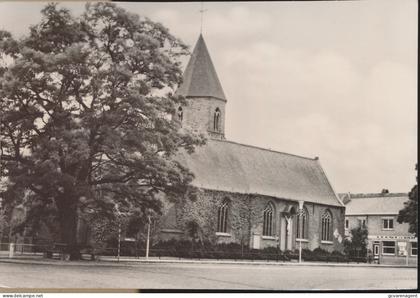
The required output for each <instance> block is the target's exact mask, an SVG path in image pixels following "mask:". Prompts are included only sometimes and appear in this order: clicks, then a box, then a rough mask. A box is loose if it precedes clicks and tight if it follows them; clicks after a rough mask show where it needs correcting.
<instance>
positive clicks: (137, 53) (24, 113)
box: [0, 3, 204, 258]
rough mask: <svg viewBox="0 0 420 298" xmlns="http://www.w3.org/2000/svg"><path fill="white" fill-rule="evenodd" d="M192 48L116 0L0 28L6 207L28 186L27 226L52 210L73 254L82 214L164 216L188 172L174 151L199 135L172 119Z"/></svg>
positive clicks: (50, 10) (48, 11) (52, 7)
mask: <svg viewBox="0 0 420 298" xmlns="http://www.w3.org/2000/svg"><path fill="white" fill-rule="evenodd" d="M187 53H188V50H187V47H186V46H185V45H184V44H183V43H182V42H181V41H180V40H179V39H177V38H175V37H173V36H172V35H171V34H170V33H169V31H168V30H167V29H166V28H165V27H163V26H162V25H161V24H159V23H154V22H152V21H150V20H149V19H147V18H142V17H139V16H138V15H134V14H131V13H129V12H127V11H125V10H124V9H122V8H119V7H117V6H116V5H114V4H110V3H94V4H87V5H86V9H85V12H84V13H83V15H82V16H80V17H78V18H75V17H73V16H72V15H71V14H70V13H69V11H68V10H67V9H64V8H60V7H58V6H57V5H56V4H48V5H46V7H45V8H44V9H43V10H42V20H41V22H40V23H39V24H37V25H35V26H32V27H31V28H30V33H29V34H28V36H26V37H24V38H22V39H19V40H16V39H14V38H13V37H12V36H11V34H10V33H8V32H5V31H0V55H1V56H0V100H1V103H0V105H1V106H0V111H1V132H0V133H1V167H2V176H3V177H7V189H6V193H7V194H5V195H4V197H5V198H9V199H7V200H6V202H5V203H9V204H16V203H19V202H18V200H19V198H18V197H16V196H13V195H12V194H13V193H14V192H15V191H17V190H22V189H25V190H27V191H26V193H27V195H26V196H25V198H26V199H25V202H24V203H25V205H26V208H27V210H28V217H27V224H29V223H30V222H34V221H39V220H40V219H42V218H43V217H47V216H49V217H50V216H54V217H55V218H56V221H57V223H58V224H57V225H58V228H59V231H60V235H61V241H62V242H64V243H67V244H68V247H69V252H70V253H71V257H72V258H77V255H78V252H77V221H78V216H80V215H81V214H84V213H86V212H89V213H98V214H105V215H108V216H111V217H112V216H115V214H117V213H120V212H125V213H127V212H131V211H134V210H135V211H136V212H137V213H140V214H144V213H145V212H150V210H153V211H154V212H157V213H159V211H160V209H161V207H162V204H161V202H160V200H159V199H158V198H157V196H156V195H157V194H159V196H161V194H162V193H163V194H165V197H166V198H169V199H174V200H175V199H176V198H180V197H184V194H185V193H186V192H188V191H190V190H191V186H190V182H191V181H192V179H193V175H192V173H190V172H189V171H188V169H186V168H185V167H183V166H182V165H180V164H179V163H177V162H176V161H175V160H174V159H173V158H172V157H173V155H174V154H175V153H176V152H177V150H179V149H180V148H184V149H185V150H187V151H189V152H192V151H193V150H194V147H195V146H196V145H200V144H203V143H204V138H203V137H202V136H196V135H194V134H192V133H191V132H189V131H186V130H185V129H181V127H180V124H179V123H177V121H176V120H172V117H171V115H173V114H174V113H175V109H176V107H177V105H179V104H185V99H184V98H182V97H177V96H175V95H173V90H174V88H176V86H177V85H178V84H179V83H180V82H181V79H182V72H181V70H180V58H181V57H182V56H183V55H185V54H187Z"/></svg>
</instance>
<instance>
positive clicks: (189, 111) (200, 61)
mask: <svg viewBox="0 0 420 298" xmlns="http://www.w3.org/2000/svg"><path fill="white" fill-rule="evenodd" d="M175 94H176V95H182V96H184V97H185V98H186V99H187V102H188V104H187V105H186V106H182V107H179V110H178V114H179V115H181V117H180V120H181V121H182V126H183V127H187V128H189V129H191V130H193V131H194V132H198V133H203V134H207V135H208V137H210V138H213V139H224V138H225V111H226V109H225V107H226V102H227V100H226V97H225V94H224V92H223V89H222V85H221V84H220V81H219V78H218V77H217V73H216V70H215V68H214V66H213V62H212V61H211V58H210V54H209V51H208V50H207V46H206V43H205V42H204V38H203V35H202V34H200V36H199V38H198V41H197V43H196V45H195V47H194V50H193V52H192V54H191V57H190V61H189V62H188V64H187V67H186V69H185V72H184V75H183V83H182V84H181V85H180V86H179V88H178V89H177V91H176V93H175Z"/></svg>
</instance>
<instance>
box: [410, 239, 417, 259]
mask: <svg viewBox="0 0 420 298" xmlns="http://www.w3.org/2000/svg"><path fill="white" fill-rule="evenodd" d="M411 255H412V256H417V242H411Z"/></svg>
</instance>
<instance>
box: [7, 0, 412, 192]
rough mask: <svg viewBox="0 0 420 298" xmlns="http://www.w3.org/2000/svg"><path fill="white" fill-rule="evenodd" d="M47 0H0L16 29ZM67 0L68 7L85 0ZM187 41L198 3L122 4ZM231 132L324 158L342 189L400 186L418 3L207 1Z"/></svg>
mask: <svg viewBox="0 0 420 298" xmlns="http://www.w3.org/2000/svg"><path fill="white" fill-rule="evenodd" d="M45 3H46V2H35V3H33V2H17V3H16V2H13V3H12V2H3V3H0V29H4V30H8V31H10V32H12V33H13V34H14V35H15V36H16V37H18V36H21V35H22V34H26V33H27V32H28V26H29V25H30V24H35V23H37V22H38V21H39V19H40V13H39V11H40V10H41V8H42V7H43V6H44V5H45ZM61 5H62V6H65V7H68V8H70V9H71V10H72V12H73V14H74V15H79V14H80V13H81V12H82V11H83V7H84V4H83V3H74V2H66V3H62V4H61ZM118 5H120V6H123V7H125V8H127V9H128V10H129V11H131V12H135V13H138V14H140V15H144V16H148V17H149V18H151V19H152V20H154V21H158V22H161V23H163V24H164V25H165V26H166V27H168V28H169V29H170V31H171V32H172V34H174V35H175V36H177V37H179V38H181V39H182V40H183V41H184V42H185V43H187V44H188V45H190V46H191V50H192V47H193V46H194V44H195V42H196V40H197V38H198V34H199V31H200V13H199V12H198V11H199V10H200V3H199V2H190V3H182V2H178V3H120V4H118ZM204 8H205V9H207V10H208V11H207V12H206V13H205V15H204V29H203V35H204V39H205V41H206V43H207V46H208V48H209V51H210V54H211V56H212V59H213V63H214V65H215V67H216V70H217V72H218V75H219V79H220V81H221V83H222V86H223V89H224V91H225V94H226V96H227V99H228V103H227V114H226V137H227V139H230V140H233V141H238V142H241V143H245V144H251V145H256V146H260V147H265V148H271V149H273V150H279V151H283V152H288V153H293V154H297V155H304V156H308V157H315V156H319V157H320V161H321V164H322V165H323V167H324V169H325V171H326V173H327V175H328V177H329V179H330V181H331V183H332V184H333V186H334V188H335V190H336V191H337V192H348V191H350V192H380V191H381V190H382V188H388V189H389V190H390V191H391V192H407V191H409V190H410V189H411V187H412V186H413V185H414V183H415V176H416V173H415V171H414V165H415V163H416V162H417V158H416V157H417V21H418V17H417V11H418V9H417V1H415V0H404V1H401V0H380V1H379V0H378V1H376V0H365V1H331V2H325V1H315V2H265V3H264V2H255V3H253V2H244V3H241V2H210V3H205V4H204Z"/></svg>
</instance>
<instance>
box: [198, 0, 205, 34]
mask: <svg viewBox="0 0 420 298" xmlns="http://www.w3.org/2000/svg"><path fill="white" fill-rule="evenodd" d="M199 11H200V13H201V22H200V34H201V33H203V14H204V13H205V12H206V11H207V9H203V1H201V9H200V10H199Z"/></svg>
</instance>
